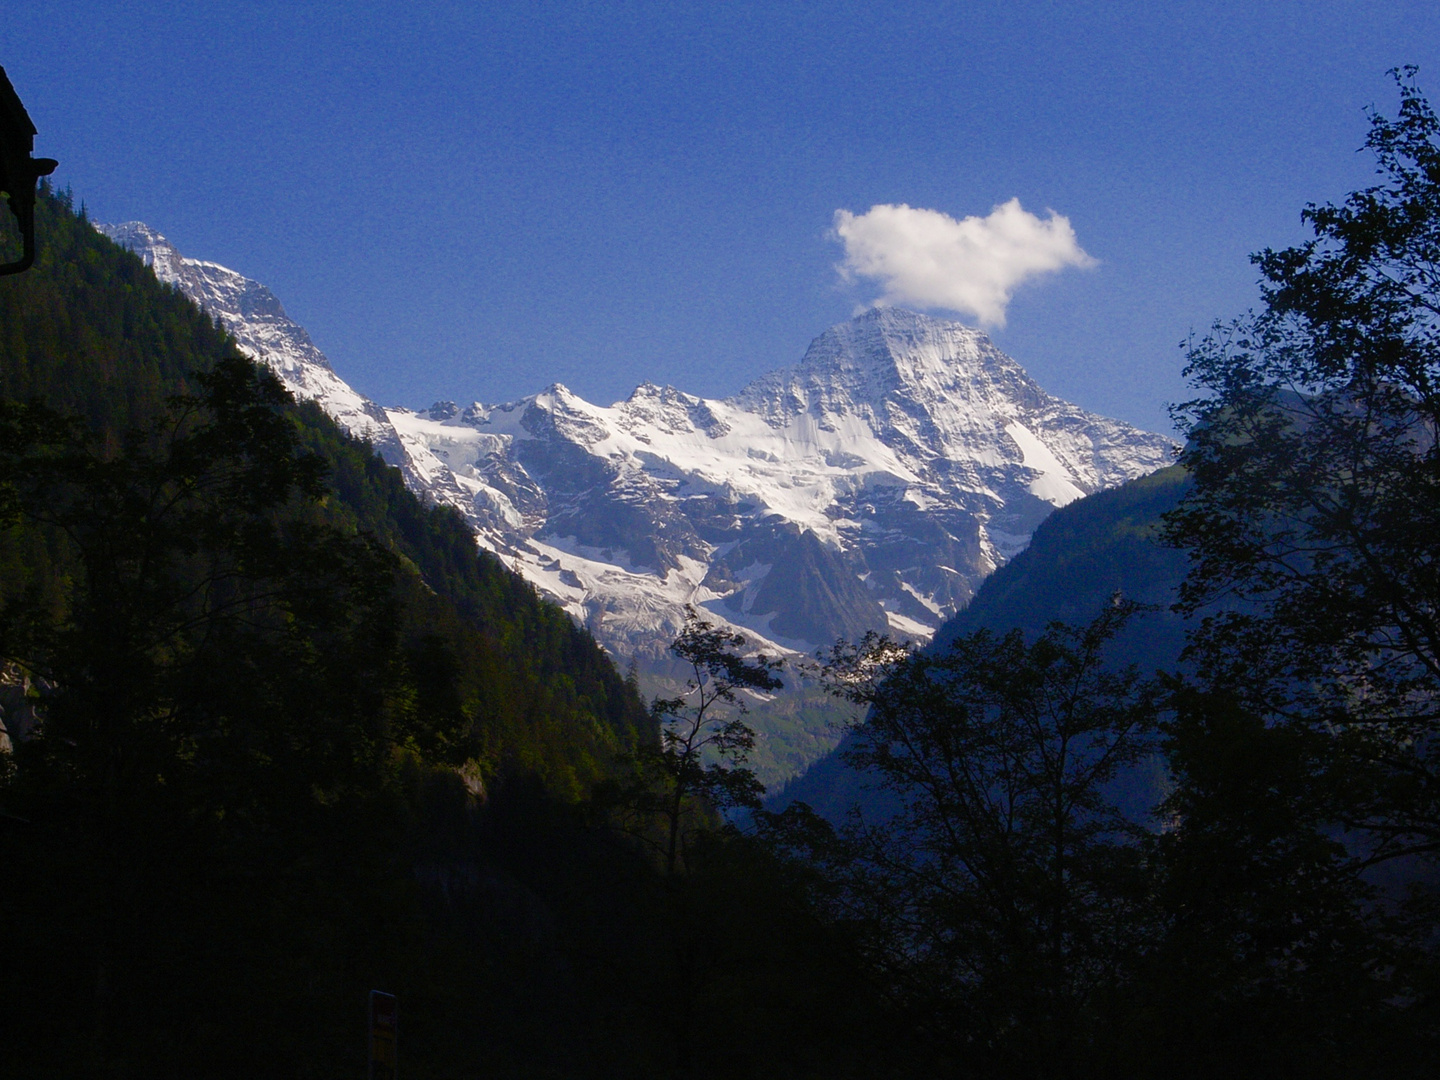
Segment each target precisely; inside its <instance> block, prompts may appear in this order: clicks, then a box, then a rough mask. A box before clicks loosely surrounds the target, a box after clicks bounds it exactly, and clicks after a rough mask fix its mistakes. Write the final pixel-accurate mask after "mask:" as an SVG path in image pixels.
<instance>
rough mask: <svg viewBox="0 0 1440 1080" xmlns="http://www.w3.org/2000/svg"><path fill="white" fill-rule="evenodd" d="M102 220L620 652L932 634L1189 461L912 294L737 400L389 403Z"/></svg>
mask: <svg viewBox="0 0 1440 1080" xmlns="http://www.w3.org/2000/svg"><path fill="white" fill-rule="evenodd" d="M97 228H99V229H100V231H101V232H103V233H105V234H106V235H108V236H110V237H111V238H112V239H114V240H116V241H118V242H119V243H121V244H123V245H125V246H126V247H129V248H130V249H132V250H133V251H135V252H136V253H137V254H139V255H140V256H141V257H142V258H143V259H144V260H145V261H146V263H148V264H149V265H151V266H152V267H153V268H154V270H155V273H156V276H157V277H159V278H160V279H161V280H162V281H165V282H168V283H170V284H172V285H174V286H175V287H177V288H178V289H180V290H181V291H182V292H183V293H185V294H186V295H187V296H189V297H190V298H191V299H193V300H194V301H196V302H197V303H199V304H200V305H202V306H203V307H204V308H205V309H206V310H207V311H209V312H210V313H211V314H212V315H215V316H218V317H219V318H220V319H221V320H222V321H223V323H224V324H225V325H226V327H227V328H228V329H229V330H230V332H231V333H232V334H233V335H234V336H235V338H236V340H237V341H238V342H239V344H240V345H241V347H242V348H244V349H245V350H247V351H248V352H250V353H252V354H253V355H254V356H255V357H257V358H258V359H260V360H262V361H263V362H265V363H266V364H268V365H269V366H270V367H271V368H272V369H273V370H274V371H275V372H276V373H277V374H278V375H279V376H280V378H281V379H282V380H283V381H284V382H285V384H286V385H287V386H288V387H289V388H290V389H291V391H292V392H294V393H295V394H296V395H297V396H298V397H300V398H306V399H313V400H315V401H317V402H318V403H319V404H320V405H321V406H322V407H323V408H324V409H325V410H326V411H327V412H328V413H330V414H331V415H332V416H334V417H335V419H336V420H337V421H339V422H340V423H341V424H342V425H343V426H344V427H346V428H347V429H348V430H349V431H351V432H352V433H353V434H355V435H358V436H363V437H365V438H368V439H369V440H370V441H371V442H372V443H373V444H374V445H375V448H376V449H377V450H378V451H379V452H380V453H381V454H382V456H383V457H384V458H385V460H386V461H388V462H390V463H391V464H393V465H396V466H398V467H399V468H400V469H401V470H402V472H403V473H404V476H405V479H406V481H407V483H408V484H409V485H410V486H411V487H412V488H413V489H414V490H415V491H417V492H418V493H420V494H421V495H423V496H424V497H426V498H428V499H431V500H434V501H436V502H440V503H446V504H449V505H451V506H454V507H455V508H456V509H457V510H459V511H460V513H461V514H463V515H464V516H465V518H466V519H467V520H468V521H469V522H470V523H471V525H472V526H473V527H474V528H475V530H476V532H477V535H478V537H479V542H480V543H481V544H482V545H483V546H485V547H487V548H489V549H491V550H492V551H494V552H496V553H497V554H499V555H501V556H502V557H503V558H504V559H505V560H506V561H507V563H509V564H510V565H511V566H513V567H514V568H515V569H516V570H517V571H518V572H519V573H521V574H522V575H524V576H525V577H526V578H527V579H528V580H529V581H531V582H532V583H533V584H534V585H535V586H536V587H537V588H539V589H540V590H541V591H542V592H543V593H545V594H547V595H549V596H551V597H553V598H554V599H555V600H557V601H558V602H559V603H560V604H562V605H563V606H564V607H565V609H566V610H567V611H569V612H570V614H571V615H572V616H573V617H574V618H575V619H576V620H577V621H579V622H580V623H582V624H583V625H585V626H587V627H588V628H589V629H590V630H591V632H592V633H593V634H594V635H595V636H596V638H597V639H598V640H599V641H601V643H602V644H604V645H606V646H607V647H608V648H609V649H611V650H612V652H614V653H615V654H617V655H620V656H622V657H630V656H635V657H639V658H640V659H642V660H658V659H660V658H661V657H663V655H664V652H665V649H666V646H667V645H668V643H669V642H670V641H671V640H672V639H673V637H674V635H675V633H676V631H677V630H678V629H679V627H680V625H681V621H682V619H683V615H684V607H685V605H686V604H694V605H697V606H699V607H701V608H704V609H706V610H707V611H709V612H710V613H711V614H712V615H713V616H716V617H718V618H720V619H722V620H724V621H726V622H728V623H731V624H733V625H735V626H736V627H739V628H741V629H743V630H745V631H746V632H748V633H749V634H750V636H751V637H752V638H759V639H760V640H761V644H762V645H769V646H770V647H772V648H778V649H781V650H787V651H788V650H793V651H796V652H809V651H811V650H813V649H814V648H816V647H817V646H823V645H826V644H829V643H831V642H833V641H834V640H835V639H836V638H838V637H845V638H856V637H858V636H860V635H861V634H863V633H864V632H865V631H866V630H868V629H877V630H889V631H891V632H895V633H899V634H901V635H907V636H912V637H915V638H928V637H929V636H930V635H931V634H933V633H934V632H935V631H936V630H937V629H938V628H939V627H940V626H941V625H942V624H943V623H944V622H945V621H946V620H947V619H949V618H950V617H951V616H952V615H954V614H955V613H956V611H957V610H959V609H960V608H961V607H963V605H964V604H965V603H966V602H967V601H968V600H969V599H970V598H971V597H972V596H973V595H974V593H975V590H976V588H977V587H978V586H979V584H980V582H981V581H982V580H983V579H984V578H985V577H986V576H987V575H988V574H990V573H991V571H993V570H994V569H995V568H996V567H997V566H999V565H1001V564H1003V563H1004V562H1006V561H1007V560H1008V559H1010V558H1012V557H1013V556H1014V555H1016V554H1017V553H1019V552H1020V551H1022V550H1023V549H1024V548H1025V546H1026V544H1027V543H1028V542H1029V539H1030V535H1031V533H1032V532H1033V530H1034V529H1035V527H1036V526H1037V525H1038V524H1039V523H1040V522H1041V521H1042V520H1043V519H1044V518H1045V517H1046V516H1047V515H1048V514H1049V513H1050V512H1051V511H1052V510H1053V509H1054V508H1055V507H1057V506H1064V505H1065V504H1067V503H1069V502H1071V501H1073V500H1075V499H1078V498H1079V497H1081V496H1082V495H1086V494H1089V493H1091V492H1095V491H1098V490H1101V489H1103V488H1108V487H1113V486H1115V485H1117V484H1120V483H1122V482H1124V481H1126V480H1129V479H1132V478H1134V477H1137V476H1140V475H1143V474H1145V473H1149V472H1152V471H1153V470H1155V469H1158V468H1160V467H1162V466H1164V465H1167V464H1169V463H1170V461H1171V453H1172V449H1173V446H1172V442H1171V440H1170V439H1169V438H1168V437H1166V436H1164V435H1158V434H1154V433H1151V432H1146V431H1142V430H1140V429H1138V428H1135V427H1132V426H1130V425H1128V424H1124V423H1121V422H1119V421H1115V420H1109V419H1105V418H1103V417H1100V416H1096V415H1094V414H1092V413H1088V412H1086V411H1084V410H1082V409H1080V408H1078V407H1076V406H1074V405H1071V404H1068V403H1067V402H1064V401H1061V400H1059V399H1057V398H1054V397H1052V396H1050V395H1049V394H1047V393H1045V391H1044V390H1042V389H1041V388H1040V387H1039V386H1038V385H1037V384H1036V383H1035V382H1034V381H1033V380H1032V379H1030V378H1029V377H1028V376H1027V375H1026V374H1025V372H1024V370H1023V369H1022V368H1021V367H1020V365H1019V364H1018V363H1016V362H1015V361H1014V360H1012V359H1011V358H1010V357H1008V356H1006V355H1005V354H1004V353H1002V352H1000V350H999V349H997V348H996V347H995V346H994V345H993V344H992V343H991V341H990V340H989V338H987V337H986V336H985V335H984V334H982V333H981V332H979V331H978V330H975V329H972V328H970V327H967V326H964V325H962V324H959V323H955V322H948V321H944V320H939V319H934V318H930V317H927V316H925V315H921V314H917V313H915V312H911V311H904V310H899V309H880V310H875V311H871V312H868V313H866V314H864V315H862V316H860V317H858V318H856V319H854V320H851V321H850V322H847V323H842V324H840V325H838V326H835V327H832V328H831V329H829V330H827V331H826V332H825V333H824V334H822V335H821V336H820V337H818V338H817V339H816V340H815V341H814V343H813V344H812V345H811V346H810V349H809V351H808V352H807V353H806V354H805V356H804V358H803V359H802V360H801V361H800V363H799V364H798V365H796V366H795V367H793V368H789V369H786V370H782V371H777V372H774V373H772V374H770V375H766V376H764V377H762V378H760V379H757V380H756V381H755V382H753V383H751V384H750V385H749V386H747V387H746V388H745V389H743V390H742V391H741V392H740V393H738V394H736V395H735V396H734V397H730V398H726V399H723V400H713V399H705V398H700V397H696V396H694V395H690V394H686V393H684V392H683V391H681V390H677V389H674V388H672V387H661V386H655V385H651V384H648V383H647V384H644V385H642V386H640V387H638V388H637V389H636V390H635V391H634V392H633V393H632V394H631V395H630V396H629V398H627V399H626V400H625V401H621V402H617V403H615V404H613V405H610V406H597V405H593V404H591V403H589V402H586V401H584V400H583V399H581V398H580V397H578V396H577V395H575V394H574V393H572V392H571V391H569V390H568V389H566V388H565V387H564V386H561V385H559V384H555V385H552V386H550V387H548V388H547V389H545V390H543V391H541V392H540V393H538V394H534V395H532V396H530V397H526V398H522V399H521V400H519V401H515V402H509V403H506V404H499V405H484V404H481V403H478V402H476V403H473V404H469V405H465V406H461V405H459V404H456V403H454V402H439V403H436V404H435V405H433V406H431V407H430V408H429V409H424V410H412V409H407V408H382V407H380V406H379V405H377V404H376V403H374V402H372V401H370V400H368V399H367V398H365V397H364V396H363V395H361V394H359V393H357V392H356V391H355V390H353V389H352V388H351V387H350V386H349V385H348V384H346V383H345V382H344V380H342V379H341V378H340V377H339V376H338V375H336V374H335V372H334V370H333V369H332V368H331V366H330V363H329V361H328V360H327V359H326V358H325V356H324V354H323V353H321V352H320V350H319V349H317V348H316V347H315V345H314V343H313V342H312V341H311V340H310V338H309V335H308V334H306V332H305V331H304V329H303V328H301V327H300V326H299V325H297V324H296V323H294V322H293V321H291V320H290V319H289V318H288V317H287V316H286V315H285V312H284V309H283V307H282V306H281V305H280V302H279V301H278V300H277V299H276V298H275V296H274V294H273V293H271V292H270V290H269V289H267V288H266V287H265V286H263V285H261V284H259V283H258V282H255V281H252V280H250V279H248V278H246V277H243V276H242V275H240V274H238V273H236V272H234V271H232V270H228V269H226V268H225V267H223V266H219V265H217V264H215V263H210V262H203V261H200V260H196V259H190V258H186V257H184V256H182V255H181V254H180V253H179V252H178V251H176V249H175V248H174V246H173V245H171V244H170V243H169V242H168V241H167V240H166V239H165V238H164V237H163V236H161V235H160V234H159V233H157V232H155V231H154V230H153V229H151V228H149V227H148V226H146V225H144V224H141V223H139V222H129V223H126V224H123V225H102V226H97Z"/></svg>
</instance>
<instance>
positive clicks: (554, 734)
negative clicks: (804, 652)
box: [0, 194, 647, 795]
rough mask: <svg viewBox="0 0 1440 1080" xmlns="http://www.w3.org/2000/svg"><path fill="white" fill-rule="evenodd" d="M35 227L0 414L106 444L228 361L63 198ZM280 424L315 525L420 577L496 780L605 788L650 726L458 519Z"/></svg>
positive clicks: (8, 300)
mask: <svg viewBox="0 0 1440 1080" xmlns="http://www.w3.org/2000/svg"><path fill="white" fill-rule="evenodd" d="M37 215H38V220H39V227H40V229H41V230H42V231H43V233H44V235H45V238H46V243H45V245H44V247H43V248H42V249H41V253H40V257H39V260H38V262H37V264H36V267H35V269H34V270H32V271H31V272H30V273H27V274H24V275H20V276H18V277H13V278H8V279H5V280H4V281H3V282H0V399H3V400H6V401H11V402H26V401H30V400H32V399H36V400H40V401H43V402H44V403H45V404H46V405H47V406H48V407H50V408H51V409H54V410H56V411H57V412H60V413H64V414H73V415H78V416H82V417H84V418H85V420H86V421H87V423H88V424H89V425H90V426H91V429H92V430H93V431H94V432H95V433H96V434H97V435H98V436H99V437H100V438H101V439H103V440H107V441H110V442H114V441H117V440H119V439H120V438H121V437H122V436H123V434H124V432H126V431H127V430H129V429H131V428H135V427H137V426H143V425H144V424H145V423H147V422H149V421H151V420H153V419H154V418H155V417H157V416H159V415H160V414H161V412H162V411H163V409H164V407H165V403H166V400H167V399H168V398H169V397H170V396H172V395H175V394H181V393H187V392H190V391H192V390H193V389H194V388H195V376H196V375H197V374H199V373H202V372H205V371H208V370H210V369H211V368H212V367H213V366H214V365H215V363H216V362H217V360H218V359H219V358H221V357H223V356H226V355H229V354H230V353H231V352H232V351H233V345H232V344H231V343H229V341H228V339H227V337H226V335H225V333H224V332H223V331H222V330H220V329H218V328H217V327H216V326H215V325H214V324H212V322H211V321H210V320H209V319H208V318H207V317H206V316H205V315H204V313H203V312H201V311H200V310H199V309H198V308H197V307H196V306H195V305H194V304H193V303H191V302H190V301H188V300H187V299H185V298H184V297H183V296H181V295H180V294H179V293H178V292H176V291H175V290H173V289H171V288H169V287H167V286H164V285H161V284H160V283H158V282H157V281H156V280H155V277H154V275H153V274H152V273H151V272H150V270H149V269H148V268H146V267H145V266H144V265H143V264H142V263H141V261H140V260H139V259H138V258H136V257H135V256H134V255H132V254H130V253H129V252H127V251H124V250H122V249H121V248H119V247H118V246H116V245H115V244H114V243H112V242H111V241H110V240H108V239H106V238H105V237H103V236H101V235H99V234H98V233H97V232H96V231H95V230H94V229H93V228H91V227H90V225H89V224H88V222H87V221H86V220H85V217H84V215H83V212H82V213H79V214H76V213H74V212H72V209H71V207H70V206H69V200H68V197H66V196H63V195H55V194H50V195H48V196H45V197H42V198H41V200H40V205H39V207H38V208H37ZM291 416H292V418H293V420H294V422H295V423H296V424H297V425H298V427H299V429H300V438H301V442H302V444H303V446H304V448H305V449H306V450H308V451H309V452H311V453H313V454H315V455H317V456H318V457H319V458H320V459H321V460H322V461H323V462H324V464H325V467H326V472H327V475H328V479H327V488H328V494H327V495H326V497H325V498H324V500H323V505H324V513H323V516H324V517H325V518H326V519H328V520H329V521H330V522H331V523H332V524H336V525H341V526H343V527H345V528H348V529H352V530H357V531H360V532H364V533H367V534H370V535H373V536H374V537H376V538H377V539H378V541H379V542H380V543H381V544H382V545H383V546H385V547H386V548H387V549H389V550H390V551H392V552H394V553H395V554H396V555H398V556H399V557H401V559H402V561H403V562H404V563H405V564H406V565H407V566H409V567H410V568H411V569H412V570H413V571H416V572H418V574H419V577H420V579H421V580H422V581H423V583H424V586H425V589H428V590H429V591H432V592H433V593H434V594H435V596H436V599H432V600H423V601H422V600H419V599H418V598H417V599H416V601H415V603H416V604H419V605H421V606H422V607H424V608H425V609H426V611H425V616H424V619H423V620H422V621H424V622H426V623H428V624H433V625H435V626H441V625H444V626H446V627H447V628H448V631H449V632H450V633H451V634H453V635H455V636H456V638H457V640H461V641H463V642H464V647H463V648H461V649H460V650H459V652H458V654H457V655H458V656H460V657H462V658H463V659H464V662H465V663H466V664H467V665H469V666H471V667H473V668H474V670H475V671H477V672H478V671H479V670H481V669H483V670H484V672H485V678H484V679H483V680H478V681H477V679H476V678H475V676H474V675H473V673H472V676H471V677H470V679H469V682H470V683H472V684H474V685H473V686H472V687H471V691H472V692H475V693H479V692H481V691H480V689H479V687H480V685H481V684H482V683H483V686H484V691H483V692H484V694H485V700H484V701H483V702H477V703H476V706H475V707H476V708H478V709H479V710H480V713H482V714H483V715H484V718H485V720H484V738H485V741H486V745H487V748H488V749H487V753H488V754H489V755H490V760H491V761H492V762H493V763H494V765H495V767H497V768H498V767H499V764H500V762H501V760H502V759H504V760H505V761H507V762H509V764H510V765H512V766H515V767H518V768H521V769H525V770H529V771H534V772H536V773H538V774H540V775H542V776H544V777H545V778H546V779H547V781H549V782H550V783H551V784H552V785H553V786H555V787H556V789H557V790H562V791H565V792H567V793H569V794H571V795H575V794H579V793H580V792H581V791H582V790H583V789H584V788H585V787H586V786H588V785H589V784H590V783H593V782H594V781H595V780H596V779H598V778H600V777H601V776H603V775H605V772H606V765H605V760H604V759H605V757H606V755H607V754H611V753H613V752H614V751H615V750H616V749H617V748H618V747H621V746H624V745H626V744H627V743H629V742H633V741H634V740H635V739H636V738H639V737H642V731H643V730H644V729H645V727H646V724H647V721H646V719H645V716H644V710H643V707H642V705H641V703H640V701H639V700H638V698H637V697H636V695H635V693H634V691H633V689H631V688H628V687H627V686H626V685H625V683H624V681H623V680H622V679H621V678H620V677H619V675H618V674H617V672H616V671H615V669H614V665H613V664H611V663H610V661H609V660H608V659H607V658H606V657H605V656H604V654H603V653H602V652H601V651H600V650H599V649H598V648H597V647H596V646H595V644H594V642H593V641H592V640H591V638H590V637H589V635H588V634H587V633H585V632H584V631H583V630H580V629H578V628H576V627H575V626H574V624H573V623H572V622H571V620H570V619H569V618H567V617H566V616H565V614H564V613H563V612H561V611H560V610H559V609H558V608H557V607H555V606H554V605H553V604H548V603H545V602H542V601H541V600H540V599H539V598H538V597H537V596H536V595H535V593H534V591H533V590H532V589H530V588H529V587H528V586H527V585H525V584H524V583H523V582H522V581H521V580H520V579H519V578H517V577H516V576H515V575H514V574H512V573H511V572H510V571H509V570H508V569H506V568H505V567H503V566H502V565H501V564H500V563H499V562H498V561H497V560H495V559H494V558H493V557H491V556H490V555H489V554H488V553H484V552H478V551H477V549H476V547H475V544H474V541H473V539H472V538H471V536H470V534H469V532H468V530H467V529H466V527H465V526H464V524H463V523H462V522H461V521H460V520H459V519H458V518H457V517H456V515H454V514H453V513H451V512H449V511H446V510H441V509H436V508H427V507H423V506H421V505H420V503H419V502H418V501H417V500H416V498H415V497H414V496H413V495H412V494H411V493H410V492H409V491H407V490H406V489H405V486H404V484H403V482H402V481H401V479H400V476H399V474H398V473H397V472H395V471H394V470H392V469H390V468H388V467H387V466H385V464H384V463H383V462H382V461H380V459H379V458H378V457H376V456H375V455H374V454H372V453H370V452H369V449H368V448H367V447H366V446H364V445H362V444H360V443H357V442H355V441H354V440H352V439H350V438H348V437H347V436H345V435H344V434H342V433H341V432H340V431H339V430H338V429H337V428H336V426H335V425H334V423H333V422H332V421H330V420H329V419H328V418H327V417H326V416H325V415H324V414H323V413H322V412H321V411H320V410H319V409H317V408H315V407H313V406H297V407H294V408H293V409H292V410H291ZM10 580H11V582H12V583H13V581H14V579H13V578H12V579H10ZM5 587H6V586H5V585H4V584H3V583H0V591H3V590H4V589H5ZM425 589H422V590H421V592H424V591H425Z"/></svg>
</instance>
